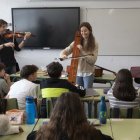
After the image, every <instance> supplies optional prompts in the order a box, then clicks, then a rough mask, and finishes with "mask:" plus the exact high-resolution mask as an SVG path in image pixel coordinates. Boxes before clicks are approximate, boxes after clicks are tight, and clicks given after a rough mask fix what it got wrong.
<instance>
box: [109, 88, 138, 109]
mask: <svg viewBox="0 0 140 140" xmlns="http://www.w3.org/2000/svg"><path fill="white" fill-rule="evenodd" d="M107 96H108V100H109V103H110V107H111V108H122V109H127V108H135V107H139V105H140V97H139V96H137V97H136V99H135V100H134V101H122V100H118V99H117V98H115V97H114V96H113V90H112V89H110V90H109V91H108V93H107Z"/></svg>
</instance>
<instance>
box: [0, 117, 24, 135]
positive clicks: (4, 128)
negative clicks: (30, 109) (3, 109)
mask: <svg viewBox="0 0 140 140" xmlns="http://www.w3.org/2000/svg"><path fill="white" fill-rule="evenodd" d="M20 132H23V129H22V128H21V127H20V126H17V125H16V126H12V125H10V122H9V118H8V116H6V115H0V136H1V135H10V134H17V133H20Z"/></svg>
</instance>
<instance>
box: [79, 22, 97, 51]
mask: <svg viewBox="0 0 140 140" xmlns="http://www.w3.org/2000/svg"><path fill="white" fill-rule="evenodd" d="M79 30H80V32H81V36H82V39H81V45H83V44H84V43H83V40H87V41H88V42H87V46H86V50H88V51H92V50H93V49H94V48H95V38H94V36H93V34H92V27H91V25H90V24H89V23H88V22H83V23H81V24H80V26H79Z"/></svg>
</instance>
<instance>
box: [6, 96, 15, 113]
mask: <svg viewBox="0 0 140 140" xmlns="http://www.w3.org/2000/svg"><path fill="white" fill-rule="evenodd" d="M11 109H18V102H17V98H10V99H7V107H6V111H7V110H11Z"/></svg>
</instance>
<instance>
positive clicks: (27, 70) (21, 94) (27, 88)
mask: <svg viewBox="0 0 140 140" xmlns="http://www.w3.org/2000/svg"><path fill="white" fill-rule="evenodd" d="M37 70H38V67H37V66H35V65H25V66H24V67H23V68H22V69H21V71H20V77H21V78H22V79H21V80H20V81H17V82H15V83H14V84H13V85H12V86H11V88H10V91H9V93H8V96H7V97H8V98H17V101H18V107H19V109H23V110H25V99H26V96H32V97H34V98H37V91H38V85H37V84H34V83H33V82H32V81H35V80H36V77H37Z"/></svg>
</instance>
